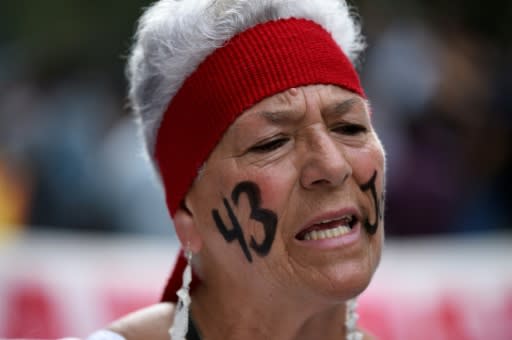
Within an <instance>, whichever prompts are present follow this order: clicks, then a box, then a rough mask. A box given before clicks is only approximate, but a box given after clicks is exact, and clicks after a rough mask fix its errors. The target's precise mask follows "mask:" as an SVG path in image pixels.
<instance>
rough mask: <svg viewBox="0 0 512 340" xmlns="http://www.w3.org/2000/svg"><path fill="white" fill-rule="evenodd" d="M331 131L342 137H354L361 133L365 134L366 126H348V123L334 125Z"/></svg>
mask: <svg viewBox="0 0 512 340" xmlns="http://www.w3.org/2000/svg"><path fill="white" fill-rule="evenodd" d="M332 131H334V132H337V133H341V134H343V135H347V136H355V135H358V134H361V133H365V132H367V131H368V129H367V128H366V126H364V125H360V124H349V123H343V124H339V125H336V126H335V127H334V128H333V129H332Z"/></svg>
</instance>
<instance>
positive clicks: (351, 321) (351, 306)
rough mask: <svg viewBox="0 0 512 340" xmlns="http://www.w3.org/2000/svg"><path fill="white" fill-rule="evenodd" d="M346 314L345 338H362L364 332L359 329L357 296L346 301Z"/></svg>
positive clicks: (352, 339) (353, 339)
mask: <svg viewBox="0 0 512 340" xmlns="http://www.w3.org/2000/svg"><path fill="white" fill-rule="evenodd" d="M345 305H346V314H345V332H346V333H345V339H346V340H362V339H363V333H361V332H359V331H358V330H357V320H358V319H359V315H357V311H356V308H357V301H356V298H353V299H350V300H348V301H347V302H346V304H345Z"/></svg>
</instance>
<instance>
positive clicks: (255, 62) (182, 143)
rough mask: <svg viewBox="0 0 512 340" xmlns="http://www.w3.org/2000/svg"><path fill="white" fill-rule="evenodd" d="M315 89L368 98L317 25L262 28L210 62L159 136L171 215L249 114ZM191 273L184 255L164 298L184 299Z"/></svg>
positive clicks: (176, 102) (286, 22)
mask: <svg viewBox="0 0 512 340" xmlns="http://www.w3.org/2000/svg"><path fill="white" fill-rule="evenodd" d="M311 84H332V85H338V86H340V87H343V88H345V89H348V90H350V91H352V92H355V93H357V94H359V95H360V96H362V97H364V92H363V90H362V88H361V84H360V81H359V77H358V75H357V73H356V71H355V70H354V67H353V66H352V63H351V62H350V60H349V59H348V58H347V57H346V56H345V54H344V53H343V51H342V50H341V48H340V47H339V46H338V45H337V43H336V42H335V41H334V40H333V38H332V36H331V34H330V33H328V32H327V31H325V30H324V29H323V28H322V27H321V26H320V25H318V24H317V23H315V22H313V21H310V20H306V19H295V18H291V19H281V20H277V21H270V22H266V23H263V24H259V25H256V26H254V27H252V28H250V29H247V30H246V31H244V32H242V33H239V34H238V35H236V36H234V37H233V38H232V39H231V40H229V41H228V42H227V43H226V44H225V45H224V46H222V47H221V48H218V49H217V50H215V51H214V52H213V53H212V54H211V55H210V56H208V57H207V58H206V59H205V60H204V61H203V62H202V63H201V64H200V65H199V67H198V68H197V69H196V70H195V72H194V73H192V74H191V75H190V76H189V77H188V78H187V79H186V81H185V82H184V83H183V85H182V87H181V88H180V90H179V91H178V92H177V94H176V95H175V97H174V98H173V99H172V101H171V103H170V104H169V107H168V108H167V110H166V112H165V113H164V116H163V119H162V123H161V126H160V129H159V131H158V136H157V140H156V144H155V158H156V160H157V162H158V166H159V168H160V174H161V176H162V180H163V184H164V187H165V193H166V200H167V206H168V208H169V211H170V213H171V215H173V216H174V214H175V212H176V210H177V209H178V207H179V205H180V202H181V200H182V199H183V198H184V197H185V195H186V193H187V191H188V189H189V188H190V186H191V184H192V182H193V180H194V178H195V177H196V175H197V173H198V171H199V169H200V167H201V166H202V164H203V163H204V162H205V161H206V159H207V157H208V155H209V154H210V152H211V151H212V150H213V148H214V147H215V146H216V145H217V143H218V142H219V140H220V139H221V137H222V135H223V133H224V132H225V131H226V130H227V128H228V127H229V126H230V125H231V124H232V123H233V121H234V120H235V119H236V118H237V117H238V116H239V115H240V114H241V113H242V112H244V111H245V110H247V109H248V108H250V107H251V106H253V105H254V104H256V103H258V102H259V101H261V100H262V99H264V98H266V97H269V96H272V95H274V94H277V93H279V92H283V91H285V90H287V89H289V88H292V87H299V86H304V85H311ZM184 267H185V260H184V258H183V256H179V258H178V262H177V264H176V267H175V270H174V272H173V275H172V276H171V280H170V281H169V283H168V286H167V288H166V292H165V293H164V300H167V301H176V295H175V292H176V291H177V290H178V289H179V287H180V286H181V274H182V271H183V268H184ZM195 282H197V280H195Z"/></svg>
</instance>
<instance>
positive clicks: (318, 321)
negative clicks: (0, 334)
mask: <svg viewBox="0 0 512 340" xmlns="http://www.w3.org/2000/svg"><path fill="white" fill-rule="evenodd" d="M214 291H215V290H214ZM249 295H250V296H249ZM290 300H296V299H290ZM191 307H192V315H193V318H194V321H195V323H196V326H197V328H198V329H199V333H201V334H202V336H203V339H211V340H217V339H247V340H252V339H283V340H307V339H309V340H310V339H333V340H334V339H336V340H340V339H344V338H345V327H344V321H345V304H344V303H340V304H329V305H324V306H315V307H312V304H311V303H309V302H308V301H305V300H301V301H299V302H295V301H292V302H290V301H287V300H286V299H279V298H276V296H275V295H273V296H272V297H271V298H265V297H262V296H258V295H256V294H247V292H245V294H243V295H237V294H236V293H235V292H233V291H230V292H227V294H222V293H219V294H217V293H213V292H212V290H211V287H209V286H207V285H205V284H202V285H201V286H200V287H198V289H197V290H196V291H195V293H194V295H193V297H192V306H191Z"/></svg>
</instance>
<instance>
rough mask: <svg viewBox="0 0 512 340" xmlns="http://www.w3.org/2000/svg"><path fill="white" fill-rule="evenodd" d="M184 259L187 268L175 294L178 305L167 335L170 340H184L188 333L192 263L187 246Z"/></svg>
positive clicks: (190, 252)
mask: <svg viewBox="0 0 512 340" xmlns="http://www.w3.org/2000/svg"><path fill="white" fill-rule="evenodd" d="M185 258H186V259H187V266H186V267H185V270H184V271H183V283H182V285H181V288H180V290H178V292H177V293H176V294H177V295H178V303H177V305H176V311H175V313H174V322H173V324H172V326H171V328H170V329H169V335H170V336H171V339H172V340H186V336H187V332H188V317H189V306H190V294H189V288H190V282H191V281H192V267H191V265H190V262H191V261H192V251H191V250H190V247H189V246H188V245H187V248H186V249H185Z"/></svg>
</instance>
